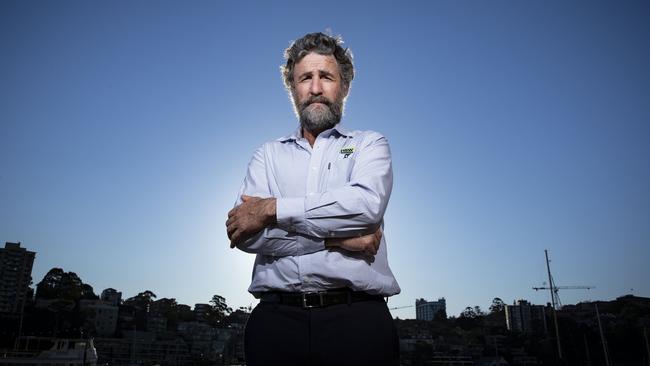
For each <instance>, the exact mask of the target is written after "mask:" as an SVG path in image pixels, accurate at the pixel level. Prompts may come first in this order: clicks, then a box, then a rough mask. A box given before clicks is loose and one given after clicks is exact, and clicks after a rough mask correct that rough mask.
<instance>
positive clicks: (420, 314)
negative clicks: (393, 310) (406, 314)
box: [415, 297, 447, 320]
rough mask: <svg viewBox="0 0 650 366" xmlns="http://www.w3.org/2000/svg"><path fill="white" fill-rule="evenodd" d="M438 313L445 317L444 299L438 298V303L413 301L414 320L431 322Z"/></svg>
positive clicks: (420, 300) (423, 300)
mask: <svg viewBox="0 0 650 366" xmlns="http://www.w3.org/2000/svg"><path fill="white" fill-rule="evenodd" d="M439 312H441V314H444V316H445V317H446V316H447V302H446V300H445V298H444V297H441V298H439V299H438V301H427V300H425V299H416V300H415V319H417V320H433V319H434V318H435V317H436V314H438V313H439Z"/></svg>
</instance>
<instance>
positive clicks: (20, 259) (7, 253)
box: [0, 242, 36, 313]
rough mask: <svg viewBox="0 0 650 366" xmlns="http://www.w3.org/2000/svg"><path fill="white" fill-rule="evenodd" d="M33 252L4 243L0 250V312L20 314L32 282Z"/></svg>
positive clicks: (13, 244)
mask: <svg viewBox="0 0 650 366" xmlns="http://www.w3.org/2000/svg"><path fill="white" fill-rule="evenodd" d="M35 256H36V253H35V252H30V251H28V250H27V249H25V248H21V247H20V242H18V243H10V242H6V243H5V247H4V248H0V312H4V313H20V312H22V309H23V305H24V304H25V301H26V300H27V291H28V289H29V285H30V284H31V282H32V265H33V264H34V258H35Z"/></svg>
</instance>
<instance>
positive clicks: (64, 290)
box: [36, 268, 98, 302]
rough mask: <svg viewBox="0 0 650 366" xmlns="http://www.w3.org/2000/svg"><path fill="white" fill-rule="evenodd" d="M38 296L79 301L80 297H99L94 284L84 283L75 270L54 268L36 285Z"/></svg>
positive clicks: (46, 298) (48, 298)
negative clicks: (94, 289) (68, 270)
mask: <svg viewBox="0 0 650 366" xmlns="http://www.w3.org/2000/svg"><path fill="white" fill-rule="evenodd" d="M36 298H37V299H44V300H54V299H64V300H71V301H75V302H77V301H78V300H80V299H97V298H98V297H97V295H95V292H94V291H93V288H92V286H90V285H88V284H85V283H83V281H81V278H79V276H77V274H76V273H74V272H66V271H64V270H63V269H61V268H52V269H51V270H49V271H48V272H47V274H46V275H45V277H43V280H42V281H41V282H39V283H38V284H37V285H36Z"/></svg>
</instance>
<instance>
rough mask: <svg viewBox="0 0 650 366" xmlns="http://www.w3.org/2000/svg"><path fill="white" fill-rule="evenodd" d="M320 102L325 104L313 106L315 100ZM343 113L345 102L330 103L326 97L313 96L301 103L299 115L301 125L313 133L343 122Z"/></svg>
mask: <svg viewBox="0 0 650 366" xmlns="http://www.w3.org/2000/svg"><path fill="white" fill-rule="evenodd" d="M316 101H318V102H320V103H323V104H324V107H325V108H323V106H311V104H312V103H314V102H316ZM342 115H343V102H342V101H336V102H334V103H330V102H329V101H328V100H326V99H325V98H318V97H317V98H313V99H310V100H308V101H307V102H305V103H303V104H301V105H300V108H299V110H298V116H299V117H300V126H301V127H302V128H305V129H307V130H308V131H310V132H312V133H320V132H322V131H325V130H329V129H330V128H332V127H334V126H336V125H337V124H338V123H339V122H341V117H342Z"/></svg>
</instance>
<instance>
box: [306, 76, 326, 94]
mask: <svg viewBox="0 0 650 366" xmlns="http://www.w3.org/2000/svg"><path fill="white" fill-rule="evenodd" d="M309 93H311V95H321V94H323V85H322V83H321V80H320V78H319V77H315V78H312V79H311V86H310V88H309Z"/></svg>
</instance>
